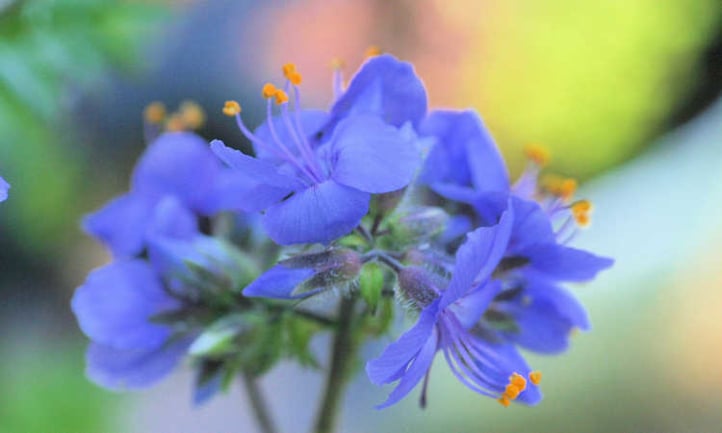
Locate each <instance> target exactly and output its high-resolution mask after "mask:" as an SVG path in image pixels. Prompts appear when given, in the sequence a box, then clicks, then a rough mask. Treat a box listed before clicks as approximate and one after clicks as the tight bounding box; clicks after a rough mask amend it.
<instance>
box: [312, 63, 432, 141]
mask: <svg viewBox="0 0 722 433" xmlns="http://www.w3.org/2000/svg"><path fill="white" fill-rule="evenodd" d="M426 108H427V100H426V90H425V89H424V85H423V83H422V82H421V80H420V79H419V77H417V76H416V73H415V72H414V68H413V66H411V64H410V63H407V62H400V61H399V60H397V59H396V58H394V57H393V56H390V55H387V54H385V55H381V56H376V57H372V58H371V59H369V60H368V61H367V62H366V63H365V64H364V65H363V66H362V67H361V69H360V70H359V72H358V73H357V74H356V75H355V76H354V77H353V79H352V80H351V83H350V84H349V87H348V89H347V90H346V92H345V93H344V94H343V96H341V98H339V99H338V100H337V101H336V103H335V104H334V106H333V108H332V109H331V118H330V120H329V123H328V124H327V125H326V127H325V129H324V132H325V133H326V134H330V133H331V132H332V131H333V129H334V128H335V127H336V124H337V123H338V122H339V121H341V120H342V119H343V118H345V117H347V116H351V115H356V114H372V115H375V116H378V117H380V118H381V120H383V121H384V122H386V123H389V124H391V125H394V126H401V125H403V124H404V123H406V122H411V123H412V124H413V126H414V127H417V126H418V125H419V122H421V120H422V119H423V117H424V115H425V114H426Z"/></svg>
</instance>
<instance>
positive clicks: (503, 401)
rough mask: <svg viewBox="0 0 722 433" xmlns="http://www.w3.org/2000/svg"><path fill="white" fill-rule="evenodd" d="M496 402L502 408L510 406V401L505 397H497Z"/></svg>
mask: <svg viewBox="0 0 722 433" xmlns="http://www.w3.org/2000/svg"><path fill="white" fill-rule="evenodd" d="M496 401H498V402H499V403H501V405H502V406H504V407H509V405H510V404H511V400H509V398H507V397H506V396H504V395H502V396H501V397H499V398H498V399H496Z"/></svg>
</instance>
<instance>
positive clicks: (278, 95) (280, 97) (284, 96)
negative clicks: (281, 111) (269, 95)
mask: <svg viewBox="0 0 722 433" xmlns="http://www.w3.org/2000/svg"><path fill="white" fill-rule="evenodd" d="M273 97H274V99H275V100H276V104H278V105H281V104H285V103H286V102H288V93H286V92H284V91H283V90H281V89H276V92H275V93H274V94H273Z"/></svg>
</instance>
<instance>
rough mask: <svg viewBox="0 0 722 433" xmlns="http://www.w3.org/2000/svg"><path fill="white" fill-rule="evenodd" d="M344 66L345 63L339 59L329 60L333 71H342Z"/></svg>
mask: <svg viewBox="0 0 722 433" xmlns="http://www.w3.org/2000/svg"><path fill="white" fill-rule="evenodd" d="M345 66H346V62H345V61H344V60H343V59H342V58H340V57H334V58H333V59H331V67H332V68H333V69H342V68H343V67H345Z"/></svg>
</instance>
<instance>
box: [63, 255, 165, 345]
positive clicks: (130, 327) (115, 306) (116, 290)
mask: <svg viewBox="0 0 722 433" xmlns="http://www.w3.org/2000/svg"><path fill="white" fill-rule="evenodd" d="M71 305H72V309H73V312H74V313H75V316H76V317H77V319H78V323H79V324H80V328H81V329H82V330H83V332H84V333H85V334H86V335H87V336H88V337H90V339H92V340H94V341H97V342H98V343H101V344H104V345H108V346H112V347H115V348H117V349H154V348H157V347H159V346H160V345H161V344H163V342H164V341H165V340H166V339H167V338H168V336H169V335H170V329H169V328H168V327H165V326H161V325H157V324H154V323H151V322H150V320H149V319H150V318H151V317H152V316H153V315H156V314H158V313H161V312H164V311H168V310H172V309H174V308H176V307H177V301H176V300H174V299H173V298H171V297H169V296H168V295H167V294H166V293H165V291H164V290H163V287H162V286H161V283H160V281H159V279H158V277H157V276H156V274H155V272H154V271H153V269H152V268H151V267H150V265H148V263H146V262H144V261H142V260H128V261H122V262H114V263H111V264H109V265H106V266H103V267H101V268H98V269H96V270H95V271H93V272H91V273H90V275H88V278H87V280H86V281H85V283H84V284H83V285H82V286H80V287H79V288H78V290H77V291H76V292H75V295H74V296H73V299H72V302H71Z"/></svg>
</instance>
